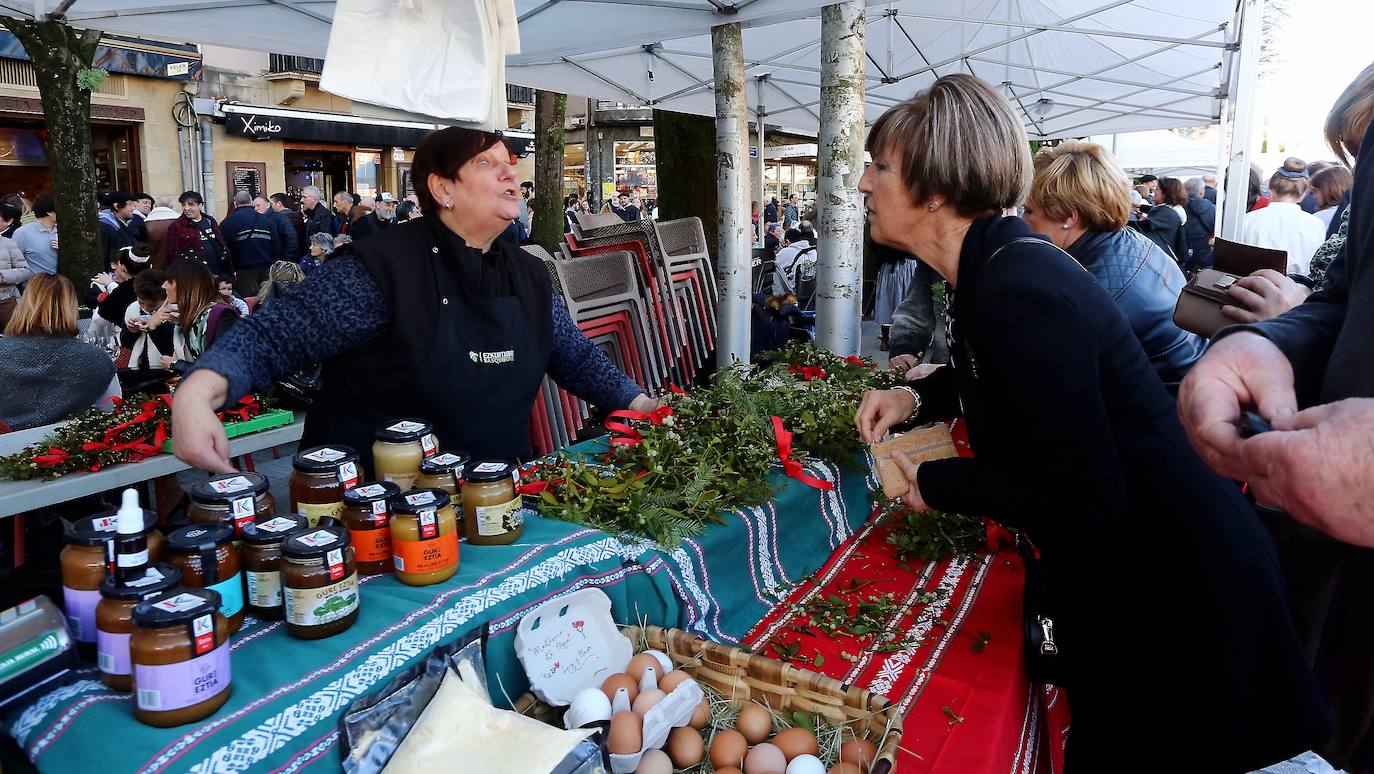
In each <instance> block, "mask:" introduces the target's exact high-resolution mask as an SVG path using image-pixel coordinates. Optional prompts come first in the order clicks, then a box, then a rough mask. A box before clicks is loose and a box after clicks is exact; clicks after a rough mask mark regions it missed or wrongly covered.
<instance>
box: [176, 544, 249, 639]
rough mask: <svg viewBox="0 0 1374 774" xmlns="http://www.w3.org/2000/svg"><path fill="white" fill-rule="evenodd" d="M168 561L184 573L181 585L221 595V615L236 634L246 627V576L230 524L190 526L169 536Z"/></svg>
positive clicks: (231, 632) (231, 631)
mask: <svg viewBox="0 0 1374 774" xmlns="http://www.w3.org/2000/svg"><path fill="white" fill-rule="evenodd" d="M164 553H165V554H166V558H167V561H168V562H170V563H171V564H174V565H176V567H177V569H178V570H181V582H182V583H183V584H184V585H186V586H188V587H192V588H203V589H210V590H211V591H214V592H216V593H218V594H219V599H220V608H219V610H220V613H222V614H223V615H224V617H225V619H226V620H227V621H228V623H229V633H230V634H233V633H234V632H236V631H238V630H239V627H240V626H243V616H244V615H245V613H246V611H245V610H244V607H243V574H242V573H241V572H240V571H239V570H240V568H239V549H238V548H237V547H236V546H235V545H234V528H233V527H230V526H229V525H228V524H187V525H186V526H184V527H177V528H176V529H174V530H172V531H171V532H170V533H168V534H167V544H166V550H165V552H164Z"/></svg>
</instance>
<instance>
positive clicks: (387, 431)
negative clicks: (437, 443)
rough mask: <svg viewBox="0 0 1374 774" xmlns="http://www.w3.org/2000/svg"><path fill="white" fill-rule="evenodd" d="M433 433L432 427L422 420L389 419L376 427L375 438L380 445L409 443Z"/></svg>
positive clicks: (411, 418) (412, 418)
mask: <svg viewBox="0 0 1374 774" xmlns="http://www.w3.org/2000/svg"><path fill="white" fill-rule="evenodd" d="M433 431H434V425H432V424H430V423H429V422H426V421H425V420H423V419H417V418H415V417H409V418H404V419H390V420H387V421H386V422H383V423H381V424H380V425H377V432H376V437H377V440H379V441H381V442H382V443H410V442H411V441H418V440H420V438H422V437H423V436H426V435H429V434H430V433H431V432H433Z"/></svg>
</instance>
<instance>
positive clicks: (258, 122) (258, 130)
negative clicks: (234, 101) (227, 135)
mask: <svg viewBox="0 0 1374 774" xmlns="http://www.w3.org/2000/svg"><path fill="white" fill-rule="evenodd" d="M230 120H232V121H235V122H238V123H240V124H242V126H241V128H240V131H239V132H238V134H242V135H245V136H248V137H254V138H257V137H273V136H275V135H279V134H281V130H282V126H281V124H279V123H277V122H276V120H274V119H273V118H270V117H269V118H258V117H257V115H251V116H245V115H237V114H236V115H233V116H230Z"/></svg>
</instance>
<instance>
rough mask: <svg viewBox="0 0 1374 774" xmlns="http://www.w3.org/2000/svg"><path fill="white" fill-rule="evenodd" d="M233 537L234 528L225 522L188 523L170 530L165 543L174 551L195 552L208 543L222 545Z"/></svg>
mask: <svg viewBox="0 0 1374 774" xmlns="http://www.w3.org/2000/svg"><path fill="white" fill-rule="evenodd" d="M233 539H234V528H233V527H231V526H229V525H228V524H225V523H223V522H214V523H211V524H187V525H186V526H184V527H177V528H176V529H174V530H172V531H171V532H168V533H167V542H166V544H165V545H166V547H167V550H168V551H171V552H173V553H178V554H193V553H195V552H197V551H199V550H200V547H201V546H203V545H205V544H207V543H213V544H215V545H220V544H221V543H228V542H229V541H231V540H233Z"/></svg>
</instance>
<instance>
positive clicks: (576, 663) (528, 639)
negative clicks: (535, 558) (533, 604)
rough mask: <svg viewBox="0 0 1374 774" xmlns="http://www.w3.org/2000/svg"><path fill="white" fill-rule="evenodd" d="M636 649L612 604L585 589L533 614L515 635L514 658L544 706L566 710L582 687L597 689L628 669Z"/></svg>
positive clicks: (593, 590)
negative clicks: (614, 615)
mask: <svg viewBox="0 0 1374 774" xmlns="http://www.w3.org/2000/svg"><path fill="white" fill-rule="evenodd" d="M632 653H633V647H632V646H631V645H630V641H629V639H627V638H626V637H625V635H623V634H621V633H620V629H619V628H618V627H617V626H616V625H615V621H614V620H612V618H611V600H610V598H609V597H607V596H606V595H605V594H604V593H603V592H602V591H600V590H599V589H582V590H580V591H575V592H573V593H572V594H569V595H567V596H564V597H558V598H556V599H551V600H549V601H548V602H545V603H544V604H542V605H540V606H539V607H537V608H535V609H534V610H531V611H530V612H529V613H527V614H526V615H525V617H524V618H523V619H521V621H520V626H519V627H518V628H517V629H516V633H515V654H516V656H517V657H519V659H520V663H521V664H522V665H524V667H525V674H526V675H528V676H529V678H530V690H531V691H533V692H534V695H535V696H538V697H539V698H540V699H542V700H543V701H544V702H546V703H548V704H551V705H553V706H556V707H562V706H567V704H568V703H569V702H570V701H571V700H572V697H573V696H576V695H577V692H578V691H580V690H582V689H583V688H596V687H599V686H600V685H601V683H602V682H603V681H604V680H605V679H606V677H607V676H609V675H611V674H613V673H615V672H622V671H624V670H625V665H626V664H628V663H629V662H630V656H631V655H632Z"/></svg>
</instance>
